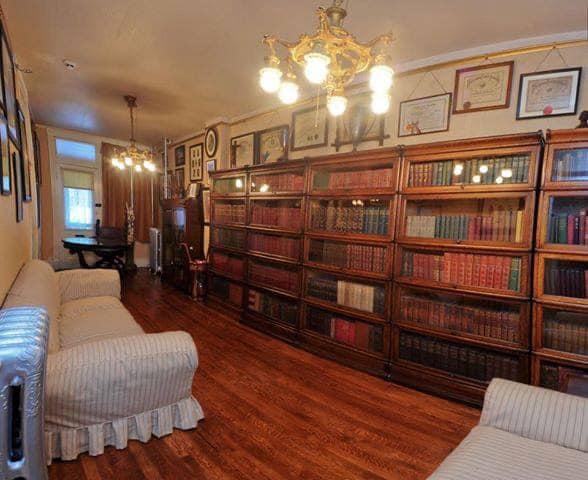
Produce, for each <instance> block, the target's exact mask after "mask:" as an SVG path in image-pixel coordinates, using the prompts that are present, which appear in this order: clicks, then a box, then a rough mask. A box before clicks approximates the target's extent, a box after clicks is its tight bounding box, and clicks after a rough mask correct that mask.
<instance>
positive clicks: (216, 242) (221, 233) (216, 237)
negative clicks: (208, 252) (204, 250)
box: [210, 226, 247, 252]
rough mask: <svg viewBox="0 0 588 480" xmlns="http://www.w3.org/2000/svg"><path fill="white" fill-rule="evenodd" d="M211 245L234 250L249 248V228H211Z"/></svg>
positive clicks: (240, 250)
mask: <svg viewBox="0 0 588 480" xmlns="http://www.w3.org/2000/svg"><path fill="white" fill-rule="evenodd" d="M210 245H211V246H212V247H216V248H223V249H226V250H229V251H234V252H245V251H246V250H247V230H245V229H244V228H242V227H241V228H236V227H225V226H218V227H217V226H215V227H213V228H211V230H210Z"/></svg>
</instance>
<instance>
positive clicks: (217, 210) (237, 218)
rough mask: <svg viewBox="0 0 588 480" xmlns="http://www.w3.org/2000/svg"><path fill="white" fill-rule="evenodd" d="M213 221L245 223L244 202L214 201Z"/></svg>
mask: <svg viewBox="0 0 588 480" xmlns="http://www.w3.org/2000/svg"><path fill="white" fill-rule="evenodd" d="M214 222H215V223H218V224H220V223H245V203H243V202H238V203H229V202H220V201H218V200H217V201H216V202H214Z"/></svg>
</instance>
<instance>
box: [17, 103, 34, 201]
mask: <svg viewBox="0 0 588 480" xmlns="http://www.w3.org/2000/svg"><path fill="white" fill-rule="evenodd" d="M16 107H17V115H18V138H19V140H20V152H21V162H20V165H21V170H22V171H21V176H22V181H23V185H22V199H23V201H24V202H30V201H31V200H32V199H33V195H32V193H31V165H30V160H29V152H28V145H27V126H26V123H27V122H26V119H25V116H24V113H22V109H21V108H20V104H19V103H18V102H16Z"/></svg>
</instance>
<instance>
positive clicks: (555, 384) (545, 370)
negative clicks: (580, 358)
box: [533, 357, 588, 391]
mask: <svg viewBox="0 0 588 480" xmlns="http://www.w3.org/2000/svg"><path fill="white" fill-rule="evenodd" d="M534 362H535V363H534V365H533V368H534V370H536V372H535V373H534V374H533V376H534V377H535V378H534V382H536V383H537V384H538V385H539V386H540V387H543V388H550V389H552V390H558V391H561V388H562V386H563V385H562V383H563V381H564V378H565V376H567V374H573V375H578V376H585V375H588V368H581V367H579V366H576V365H574V366H572V365H568V364H560V363H555V362H550V361H548V360H544V359H542V358H539V357H537V358H535V360H534Z"/></svg>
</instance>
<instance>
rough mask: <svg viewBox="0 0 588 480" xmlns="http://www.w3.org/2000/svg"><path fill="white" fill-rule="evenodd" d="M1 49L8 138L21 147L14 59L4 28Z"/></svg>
mask: <svg viewBox="0 0 588 480" xmlns="http://www.w3.org/2000/svg"><path fill="white" fill-rule="evenodd" d="M1 37H2V38H1V39H0V40H1V42H2V45H1V47H0V48H1V49H2V55H1V56H2V87H3V92H2V93H3V98H4V110H5V113H6V121H7V124H8V136H9V138H10V139H11V140H12V141H13V142H14V144H15V145H17V146H20V145H19V138H18V117H17V113H16V80H15V74H14V58H13V56H12V50H11V49H10V45H9V44H8V39H7V38H6V32H5V31H4V28H2V32H1Z"/></svg>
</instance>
